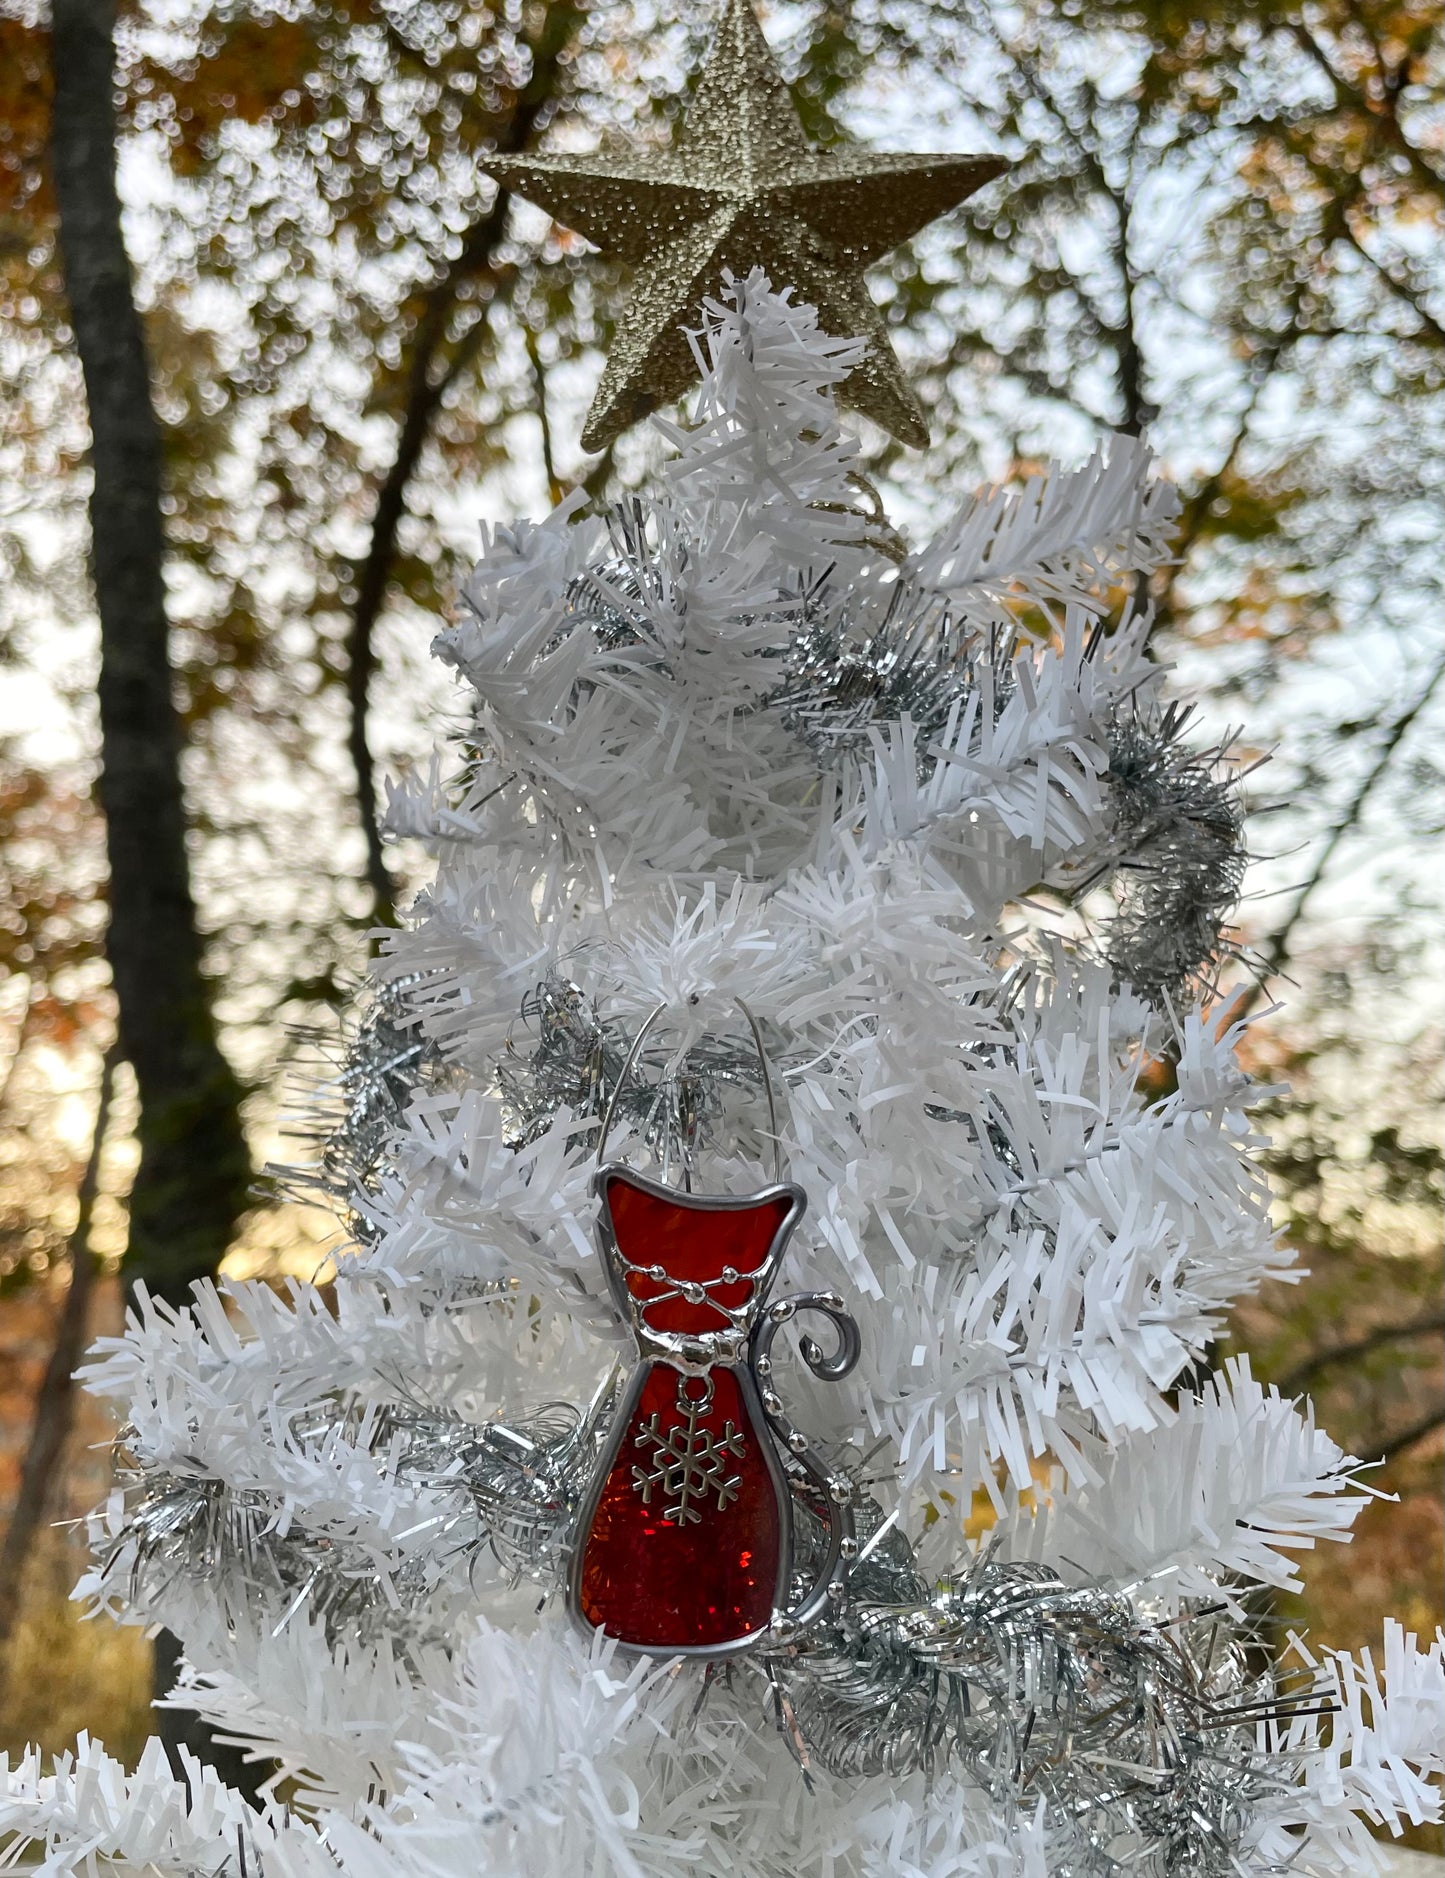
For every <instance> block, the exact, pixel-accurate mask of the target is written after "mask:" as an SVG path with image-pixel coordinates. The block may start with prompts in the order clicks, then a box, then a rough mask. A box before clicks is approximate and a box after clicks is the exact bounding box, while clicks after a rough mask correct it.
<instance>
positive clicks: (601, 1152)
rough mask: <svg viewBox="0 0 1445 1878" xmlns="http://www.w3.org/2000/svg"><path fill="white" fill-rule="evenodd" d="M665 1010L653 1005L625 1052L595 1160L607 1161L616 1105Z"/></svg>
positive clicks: (605, 1117)
mask: <svg viewBox="0 0 1445 1878" xmlns="http://www.w3.org/2000/svg"><path fill="white" fill-rule="evenodd" d="M666 1009H667V1005H666V1003H665V1002H664V1003H662V1004H655V1005H654V1006H653V1007H652V1009H651V1010H650V1011H649V1012H648V1014H647V1016H646V1017H645V1018H644V1019H643V1023H642V1028H641V1030H639V1031H638V1033H637V1035H636V1036H635V1037H634V1038H633V1039H632V1048H631V1049H630V1050H629V1051H628V1052H627V1061H626V1062H625V1063H624V1064H623V1065H622V1073H621V1075H619V1077H618V1078H617V1081H616V1082H615V1083H614V1084H613V1085H612V1094H611V1095H610V1096H608V1098H607V1107H606V1108H605V1109H604V1110H603V1111H602V1130H601V1133H600V1134H599V1135H598V1137H597V1159H598V1160H599V1161H605V1160H606V1159H607V1137H608V1136H609V1135H610V1134H611V1133H612V1122H613V1118H614V1117H615V1116H616V1114H617V1103H618V1100H619V1098H620V1097H621V1095H622V1091H623V1090H624V1089H625V1088H626V1087H627V1083H628V1079H629V1078H630V1077H631V1075H632V1072H633V1070H634V1069H635V1068H636V1066H637V1059H638V1057H639V1056H640V1055H641V1053H642V1046H643V1044H644V1043H646V1042H647V1038H648V1034H649V1033H650V1031H651V1030H652V1027H653V1025H654V1024H656V1022H657V1020H658V1018H659V1017H661V1016H662V1014H663V1012H664V1011H665V1010H666Z"/></svg>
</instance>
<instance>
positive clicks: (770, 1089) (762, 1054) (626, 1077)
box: [597, 998, 783, 1186]
mask: <svg viewBox="0 0 1445 1878" xmlns="http://www.w3.org/2000/svg"><path fill="white" fill-rule="evenodd" d="M734 1002H735V1003H736V1004H737V1007H738V1009H739V1010H740V1011H741V1012H742V1014H743V1016H744V1017H745V1018H746V1019H747V1020H748V1029H749V1030H750V1031H751V1032H752V1033H753V1046H754V1048H755V1049H756V1050H757V1053H758V1066H759V1068H760V1069H761V1070H762V1072H763V1095H764V1097H765V1098H766V1100H767V1104H768V1136H769V1139H770V1140H771V1141H772V1144H773V1180H774V1182H775V1184H776V1185H778V1186H782V1184H783V1138H782V1135H781V1134H780V1133H779V1130H778V1096H777V1090H776V1088H775V1087H774V1084H773V1065H772V1062H771V1060H770V1058H769V1056H768V1052H767V1047H766V1045H765V1044H764V1043H763V1031H762V1026H761V1024H759V1022H758V1020H757V1018H756V1017H755V1016H754V1015H753V1013H752V1011H751V1010H750V1009H749V1007H748V1006H747V1005H746V1004H744V1002H743V1000H742V999H741V998H737V999H735V1000H734ZM666 1010H667V1005H666V1003H665V1002H664V1003H662V1004H655V1005H654V1006H653V1007H652V1009H651V1010H650V1011H649V1012H648V1014H647V1016H646V1017H645V1018H644V1019H643V1022H642V1028H641V1029H640V1030H639V1031H638V1033H637V1035H636V1036H635V1037H634V1038H633V1039H632V1048H631V1049H630V1050H629V1051H628V1052H627V1060H626V1061H625V1062H624V1063H623V1065H622V1071H621V1074H620V1075H619V1076H618V1078H617V1081H616V1082H615V1083H614V1084H613V1085H612V1093H611V1095H609V1096H608V1098H607V1106H606V1108H605V1109H604V1110H603V1111H602V1127H601V1129H600V1130H599V1132H598V1136H597V1159H598V1160H599V1162H600V1161H605V1160H606V1158H607V1139H608V1136H609V1135H610V1134H611V1133H612V1124H613V1121H614V1120H615V1118H616V1115H617V1104H618V1102H619V1101H620V1100H621V1096H622V1091H623V1090H624V1089H625V1088H626V1087H627V1084H628V1082H629V1081H630V1080H631V1077H632V1072H633V1070H634V1069H635V1068H636V1067H637V1059H638V1057H639V1056H640V1055H641V1054H642V1046H643V1044H644V1043H646V1041H647V1039H648V1037H649V1036H650V1035H651V1033H652V1030H653V1027H654V1026H655V1025H656V1023H657V1021H658V1019H659V1018H660V1017H662V1016H663V1015H664V1014H665V1012H666Z"/></svg>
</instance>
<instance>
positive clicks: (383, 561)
mask: <svg viewBox="0 0 1445 1878" xmlns="http://www.w3.org/2000/svg"><path fill="white" fill-rule="evenodd" d="M584 17H585V8H583V7H581V6H576V5H571V4H553V5H549V6H548V7H546V8H545V9H544V11H543V15H542V25H541V29H540V31H539V32H538V33H537V35H536V37H535V39H533V40H532V41H531V55H532V70H531V75H530V77H529V78H528V81H527V83H526V84H525V86H523V88H522V90H521V92H520V93H519V94H518V97H517V100H516V103H515V105H514V107H513V109H512V112H511V115H510V118H509V120H508V122H507V124H506V125H505V127H504V128H503V129H502V130H501V132H500V133H499V135H498V137H497V140H496V145H497V148H498V149H499V150H504V151H517V150H521V149H523V148H524V147H525V145H526V144H527V142H528V140H529V139H530V137H531V136H532V133H533V131H534V130H535V129H536V127H537V124H538V121H539V119H540V118H541V117H542V116H543V114H544V112H545V111H546V110H547V108H548V106H549V105H550V104H551V103H552V100H553V96H554V93H555V89H556V83H557V76H558V71H559V68H560V65H561V61H562V58H563V56H564V54H565V53H566V51H567V48H568V46H569V44H570V43H571V41H572V39H573V37H574V35H575V34H576V32H577V29H578V27H579V26H580V24H581V22H582V20H583V18H584ZM510 202H511V199H510V197H509V196H508V194H507V192H506V190H504V189H499V190H497V192H496V194H495V196H494V198H493V200H492V204H491V207H490V208H489V209H487V210H486V212H485V213H484V214H483V215H481V216H480V217H478V219H477V220H476V221H475V222H473V224H472V226H471V227H470V228H469V229H468V230H467V233H466V235H465V237H464V238H463V241H462V244H461V249H460V251H459V253H458V254H457V256H456V259H455V260H454V261H453V262H452V263H451V265H450V266H449V267H448V268H447V269H446V271H445V273H444V274H443V275H442V276H441V278H440V279H439V280H438V281H436V282H435V283H434V285H432V286H431V287H430V288H428V289H427V291H426V292H425V294H424V295H423V297H422V303H421V311H420V315H419V317H418V320H417V324H416V331H415V335H414V337H413V339H412V344H411V356H410V361H409V363H408V366H407V371H406V384H407V389H406V397H405V401H404V403H403V406H402V414H401V423H400V428H399V430H398V433H397V441H396V452H395V454H394V456H393V457H392V460H391V463H390V465H389V466H388V468H387V470H386V473H385V475H384V476H383V477H382V479H381V482H380V484H379V485H378V488H377V495H376V506H375V508H374V510H373V511H372V519H371V533H370V540H369V543H368V546H367V551H366V558H365V560H364V561H363V562H362V565H361V572H360V576H359V578H358V580H357V590H356V604H355V606H354V607H353V609H352V614H351V623H350V629H349V631H348V633H347V640H346V650H347V661H348V663H347V681H346V689H347V703H348V708H349V712H350V719H349V732H348V747H349V750H350V754H351V761H352V766H353V768H354V769H355V772H356V797H357V805H358V809H359V811H360V815H361V824H362V829H363V831H364V833H365V836H366V878H367V882H368V884H369V886H370V888H371V891H372V896H373V899H374V902H375V908H376V916H377V918H378V919H380V920H383V921H386V922H390V921H392V920H393V919H394V918H395V910H394V899H395V882H394V881H393V880H392V877H391V870H390V868H389V867H388V866H387V864H386V855H385V851H384V849H383V845H382V840H381V829H380V825H379V821H378V817H377V802H376V778H375V768H374V763H373V760H372V754H371V744H370V736H369V729H368V698H369V693H370V686H371V679H372V674H373V673H374V671H375V669H376V650H375V637H376V626H377V621H378V620H379V618H380V616H381V612H382V608H383V606H384V605H385V602H386V595H387V589H388V588H389V586H390V584H391V579H392V569H393V563H394V560H395V556H396V547H397V535H398V531H399V530H400V527H401V523H402V518H403V516H404V515H405V513H406V497H407V491H408V489H409V487H410V485H411V481H412V478H413V476H414V475H415V473H416V468H417V464H418V463H419V462H420V460H421V454H422V451H423V449H424V448H425V445H426V441H427V437H428V435H429V434H430V431H431V426H432V421H433V419H434V418H435V416H436V413H437V411H438V410H439V409H440V407H441V404H442V401H443V399H444V398H445V397H446V394H447V392H448V391H449V390H450V389H451V387H452V385H454V384H455V383H456V381H457V379H458V378H459V377H460V376H461V374H462V373H463V372H464V371H465V370H466V369H467V368H468V367H469V366H470V365H471V363H472V361H473V359H474V357H475V355H476V353H477V351H478V350H479V349H480V347H481V344H482V341H483V339H484V337H485V335H486V319H485V314H484V313H482V312H480V311H479V312H478V314H477V316H476V318H475V319H474V320H473V322H472V324H471V325H470V326H469V327H468V328H467V330H466V332H465V334H464V335H463V336H462V337H461V339H459V340H458V341H456V342H455V343H454V345H453V347H452V350H451V355H450V357H449V358H447V359H446V361H445V363H444V364H443V363H440V361H441V360H442V356H443V353H444V351H445V346H446V337H447V329H448V326H449V324H450V322H451V320H452V318H453V317H454V315H455V313H456V310H457V294H458V289H459V288H460V287H461V285H462V284H463V282H468V281H475V280H477V279H478V278H479V277H481V276H483V275H485V274H487V273H489V272H492V271H494V269H495V267H496V263H497V249H498V248H499V246H500V245H501V242H502V238H503V236H504V235H505V233H506V227H507V214H508V210H509V208H510ZM553 480H554V482H555V478H553Z"/></svg>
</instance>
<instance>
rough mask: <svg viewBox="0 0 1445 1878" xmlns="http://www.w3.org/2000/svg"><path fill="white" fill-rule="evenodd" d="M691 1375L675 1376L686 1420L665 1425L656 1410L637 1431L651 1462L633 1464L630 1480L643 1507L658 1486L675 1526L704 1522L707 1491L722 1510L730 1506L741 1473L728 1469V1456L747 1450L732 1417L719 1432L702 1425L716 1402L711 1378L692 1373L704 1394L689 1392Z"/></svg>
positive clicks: (666, 1517) (637, 1443) (736, 1456)
mask: <svg viewBox="0 0 1445 1878" xmlns="http://www.w3.org/2000/svg"><path fill="white" fill-rule="evenodd" d="M688 1380H689V1379H688V1378H687V1377H686V1376H679V1377H678V1379H677V1412H678V1414H679V1415H681V1416H682V1418H683V1419H682V1420H681V1421H680V1422H673V1423H671V1424H670V1425H669V1426H668V1427H667V1428H664V1427H663V1426H662V1423H661V1420H660V1417H659V1413H658V1411H657V1410H656V1409H654V1410H653V1412H652V1414H651V1415H649V1416H648V1418H647V1420H646V1421H645V1422H644V1423H643V1424H642V1426H641V1427H640V1428H639V1429H638V1430H637V1433H636V1434H635V1435H634V1436H633V1445H634V1446H635V1447H639V1448H646V1449H647V1450H648V1459H649V1461H650V1462H651V1463H652V1465H651V1467H650V1468H647V1467H634V1468H633V1470H632V1484H633V1486H634V1487H635V1488H636V1489H637V1491H638V1492H639V1493H640V1494H641V1495H642V1504H643V1505H644V1506H651V1505H652V1495H653V1490H654V1488H656V1489H658V1490H660V1492H661V1495H662V1500H663V1508H662V1517H663V1519H664V1520H665V1521H667V1523H668V1524H670V1525H673V1526H696V1525H698V1524H700V1523H701V1520H702V1513H701V1511H700V1510H699V1505H700V1503H701V1504H702V1505H705V1504H706V1503H707V1500H708V1498H709V1496H714V1497H715V1498H716V1500H717V1504H718V1510H719V1511H721V1510H722V1508H723V1507H725V1506H729V1505H731V1504H732V1502H733V1501H734V1500H735V1499H736V1498H737V1495H738V1488H739V1486H740V1485H741V1484H742V1476H741V1475H740V1474H730V1473H728V1471H727V1467H728V1458H729V1456H731V1457H732V1458H733V1459H741V1457H742V1456H743V1455H744V1454H745V1453H746V1452H747V1445H746V1443H745V1442H744V1440H743V1437H742V1433H741V1431H740V1430H739V1429H737V1428H736V1427H734V1425H733V1424H732V1422H730V1421H729V1422H724V1423H723V1429H722V1433H721V1434H720V1435H717V1434H714V1433H713V1431H712V1430H711V1429H710V1428H699V1427H698V1423H699V1422H700V1421H702V1420H703V1418H704V1417H705V1416H706V1415H707V1412H708V1410H709V1409H710V1408H711V1407H712V1398H713V1386H712V1378H711V1376H702V1377H693V1378H692V1380H693V1381H694V1382H701V1383H702V1386H703V1393H702V1394H701V1395H700V1396H693V1395H690V1394H689V1393H688Z"/></svg>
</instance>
